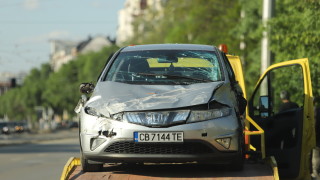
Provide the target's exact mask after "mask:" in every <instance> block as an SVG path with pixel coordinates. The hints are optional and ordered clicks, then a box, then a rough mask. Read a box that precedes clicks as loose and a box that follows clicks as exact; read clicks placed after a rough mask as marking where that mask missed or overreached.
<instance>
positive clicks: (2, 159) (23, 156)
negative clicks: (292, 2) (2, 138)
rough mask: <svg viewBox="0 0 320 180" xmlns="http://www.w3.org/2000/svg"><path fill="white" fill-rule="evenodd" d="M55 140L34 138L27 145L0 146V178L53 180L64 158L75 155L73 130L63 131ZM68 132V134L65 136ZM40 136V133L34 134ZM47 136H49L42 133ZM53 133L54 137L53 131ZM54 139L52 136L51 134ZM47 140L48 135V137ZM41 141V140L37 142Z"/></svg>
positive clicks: (60, 170) (56, 176)
mask: <svg viewBox="0 0 320 180" xmlns="http://www.w3.org/2000/svg"><path fill="white" fill-rule="evenodd" d="M64 133H65V134H64V137H61V138H56V139H57V140H46V139H41V137H38V138H35V139H38V142H35V141H33V143H31V144H29V143H27V144H23V143H22V144H14V145H5V146H1V147H0V179H1V180H2V179H6V180H40V179H46V180H57V179H60V176H61V173H62V170H63V167H64V165H65V164H66V162H67V161H68V159H69V158H70V157H72V156H74V157H78V156H79V142H78V138H77V137H76V136H74V132H70V133H68V132H64ZM68 134H69V135H68ZM38 136H41V135H38ZM43 136H46V137H49V135H43ZM54 136H58V135H57V134H55V135H54ZM51 138H52V139H54V137H51ZM48 139H49V138H48ZM40 140H41V141H40Z"/></svg>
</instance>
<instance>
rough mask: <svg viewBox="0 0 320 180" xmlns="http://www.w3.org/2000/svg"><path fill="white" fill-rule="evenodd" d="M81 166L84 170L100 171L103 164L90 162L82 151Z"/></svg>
mask: <svg viewBox="0 0 320 180" xmlns="http://www.w3.org/2000/svg"><path fill="white" fill-rule="evenodd" d="M81 167H82V171H83V172H98V171H101V170H102V168H103V164H90V163H88V159H86V158H85V157H84V156H83V153H82V152H81Z"/></svg>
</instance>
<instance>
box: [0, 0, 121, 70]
mask: <svg viewBox="0 0 320 180" xmlns="http://www.w3.org/2000/svg"><path fill="white" fill-rule="evenodd" d="M124 2H125V0H0V76H1V73H7V72H8V73H15V74H16V73H20V72H25V73H28V72H29V71H30V70H31V69H32V68H39V67H40V66H41V64H43V63H48V62H49V59H50V58H49V55H50V42H49V40H51V39H59V40H74V41H82V40H86V39H87V38H88V37H89V36H96V35H103V36H110V37H112V38H115V37H116V30H117V24H118V11H119V10H120V9H122V8H123V7H124Z"/></svg>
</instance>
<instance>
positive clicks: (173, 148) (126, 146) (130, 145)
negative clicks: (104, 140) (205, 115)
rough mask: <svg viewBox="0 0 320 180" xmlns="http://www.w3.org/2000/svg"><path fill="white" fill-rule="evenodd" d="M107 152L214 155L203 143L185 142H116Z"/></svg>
mask: <svg viewBox="0 0 320 180" xmlns="http://www.w3.org/2000/svg"><path fill="white" fill-rule="evenodd" d="M105 152H107V153H116V154H203V153H213V152H214V151H213V150H212V149H211V148H210V147H209V146H208V145H206V144H204V143H201V142H184V143H181V144H180V143H179V144H172V143H170V144H169V143H168V144H164V143H162V144H160V143H150V144H149V143H148V144H147V143H145V144H142V143H140V144H138V143H134V142H115V143H113V144H111V145H110V146H109V147H108V148H107V149H106V150H105Z"/></svg>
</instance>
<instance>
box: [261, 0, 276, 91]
mask: <svg viewBox="0 0 320 180" xmlns="http://www.w3.org/2000/svg"><path fill="white" fill-rule="evenodd" d="M273 4H274V0H263V7H262V23H263V28H264V30H263V32H262V40H261V70H260V71H261V75H262V73H263V72H264V71H265V70H266V69H267V68H268V67H269V66H270V64H271V51H270V42H269V32H270V27H268V26H267V22H268V20H269V19H271V17H272V14H273V13H272V12H273ZM267 87H268V85H267V81H263V82H262V84H261V89H260V95H268V88H267Z"/></svg>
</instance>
